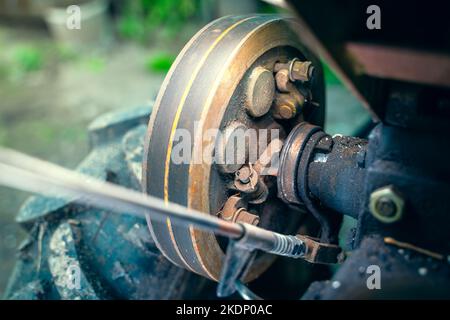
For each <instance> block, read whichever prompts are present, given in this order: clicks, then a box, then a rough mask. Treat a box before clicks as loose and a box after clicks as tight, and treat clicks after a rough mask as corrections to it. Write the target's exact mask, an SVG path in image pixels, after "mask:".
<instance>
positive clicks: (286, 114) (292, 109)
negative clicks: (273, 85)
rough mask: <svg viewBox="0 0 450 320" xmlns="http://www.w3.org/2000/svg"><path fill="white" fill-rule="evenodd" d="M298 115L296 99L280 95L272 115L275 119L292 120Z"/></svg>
mask: <svg viewBox="0 0 450 320" xmlns="http://www.w3.org/2000/svg"><path fill="white" fill-rule="evenodd" d="M296 113H297V103H296V101H295V98H294V97H293V96H291V95H289V94H278V95H277V97H276V98H275V103H274V107H273V111H272V115H273V117H274V118H275V119H291V118H293V117H295V115H296Z"/></svg>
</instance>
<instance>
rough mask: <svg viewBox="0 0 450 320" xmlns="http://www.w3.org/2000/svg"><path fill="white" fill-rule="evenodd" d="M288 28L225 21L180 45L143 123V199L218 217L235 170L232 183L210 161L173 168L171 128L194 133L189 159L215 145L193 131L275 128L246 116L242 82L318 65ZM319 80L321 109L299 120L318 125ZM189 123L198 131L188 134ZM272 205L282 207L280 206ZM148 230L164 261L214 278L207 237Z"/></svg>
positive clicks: (216, 249)
mask: <svg viewBox="0 0 450 320" xmlns="http://www.w3.org/2000/svg"><path fill="white" fill-rule="evenodd" d="M289 23H291V21H289V20H285V19H283V18H280V17H278V16H272V15H258V16H240V17H226V18H222V19H219V20H217V21H215V22H213V23H211V24H209V25H207V26H206V27H205V28H203V29H202V30H201V31H200V32H199V33H198V34H197V35H196V36H194V38H193V39H192V40H191V41H190V42H189V43H188V44H187V45H186V47H185V48H184V49H183V51H182V52H181V53H180V55H179V57H178V58H177V60H176V61H175V63H174V65H173V66H172V68H171V70H170V71H169V74H168V75H167V77H166V80H165V81H164V83H163V86H162V88H161V90H160V92H159V95H158V98H157V101H156V104H155V112H154V113H153V115H152V118H151V120H150V123H149V129H148V130H149V131H148V134H147V141H146V145H145V148H146V151H145V153H146V155H145V159H144V163H143V185H144V188H145V191H146V192H147V193H149V194H151V195H155V196H158V197H160V198H163V199H164V200H165V201H166V202H169V201H170V202H176V203H179V204H182V205H186V206H188V207H190V208H193V209H196V210H199V211H202V212H205V213H210V214H214V215H215V214H217V212H219V211H220V209H221V207H222V205H223V203H224V202H225V200H226V198H227V185H229V183H232V181H233V178H234V171H235V170H237V169H233V170H232V171H233V172H232V173H233V175H232V177H231V179H230V177H228V176H227V175H226V174H224V173H223V172H220V171H218V170H217V167H216V166H214V165H213V166H211V162H212V161H203V162H202V163H201V164H198V163H191V164H174V163H172V162H171V154H172V149H173V140H174V137H175V134H176V130H177V129H185V130H187V131H188V132H190V133H191V134H192V137H193V139H192V141H191V145H192V149H191V150H192V152H193V153H194V152H196V151H197V150H205V149H206V148H208V146H209V145H211V144H212V145H214V142H215V141H214V140H213V139H211V138H209V140H208V139H204V137H202V136H201V133H199V132H203V133H204V132H206V131H207V130H208V129H224V128H226V127H227V126H228V125H229V123H231V122H232V121H241V122H242V123H243V124H245V125H246V126H247V127H248V128H257V129H258V128H270V127H274V126H275V127H276V125H275V124H276V122H274V120H273V118H272V115H271V114H270V113H266V114H264V115H262V116H261V117H257V118H255V117H253V116H252V115H251V114H250V115H249V114H248V113H247V112H245V101H246V94H245V93H246V84H248V79H249V78H250V75H251V71H252V70H254V68H256V67H263V68H265V69H266V70H271V71H272V72H273V68H274V65H275V63H276V62H278V61H280V60H281V61H286V62H287V61H290V60H291V59H293V58H294V57H297V56H298V57H301V58H302V59H305V58H306V59H308V60H311V61H313V63H315V64H319V63H318V61H317V59H315V58H314V57H311V56H310V54H309V52H308V51H307V50H306V49H305V48H304V47H303V46H302V45H301V44H300V43H299V42H298V41H297V40H296V36H295V33H293V32H292V31H291V30H290V28H289ZM319 69H320V68H319ZM318 74H319V75H318V77H317V79H316V82H315V83H314V84H312V85H311V87H312V88H313V91H315V92H314V94H315V96H316V97H317V101H318V102H319V104H320V105H321V107H320V108H317V107H315V108H313V107H310V108H305V113H304V114H303V115H302V116H304V117H306V118H308V119H309V120H310V121H311V122H313V123H318V124H322V121H323V114H324V95H323V82H322V81H323V78H322V75H321V72H320V70H319V72H318ZM247 93H248V92H247ZM301 120H303V117H295V118H293V119H292V120H291V122H290V123H286V124H284V125H283V126H286V129H287V130H289V128H290V127H291V126H292V125H293V124H295V123H296V122H297V121H301ZM194 125H197V129H198V128H199V129H200V130H198V131H194V129H195V128H194ZM278 126H279V125H278ZM280 127H281V126H280ZM282 131H284V129H283V130H282ZM206 156H207V157H209V156H211V157H212V154H211V155H209V154H207V155H206ZM277 205H281V206H282V207H283V204H281V203H280V202H278V201H277ZM263 208H264V205H262V206H261V207H260V208H258V209H257V210H258V211H259V212H263V211H264V209H263ZM283 210H286V209H285V208H284V209H281V211H283ZM276 211H279V210H276ZM273 220H274V219H269V217H268V216H267V217H266V218H264V217H262V218H261V222H260V224H261V226H262V227H263V228H269V229H272V228H274V226H273ZM281 220H283V219H281ZM286 220H289V219H286ZM149 225H150V230H151V233H152V236H153V238H154V239H155V242H156V243H157V244H158V247H159V249H160V250H161V251H162V252H163V253H164V255H165V256H166V257H167V258H168V259H169V260H170V261H172V262H173V263H175V264H176V265H178V266H182V267H185V268H187V269H189V270H192V271H194V272H196V273H198V274H201V275H203V276H206V277H208V278H211V279H214V280H217V279H218V277H219V272H220V270H221V266H222V263H223V259H224V254H223V249H222V247H221V245H220V243H219V242H218V241H217V239H216V237H215V236H214V235H213V234H211V233H206V232H202V231H199V230H196V229H194V228H192V227H191V228H183V227H177V226H174V225H172V223H171V221H170V220H169V219H168V220H167V222H166V223H158V222H155V221H149ZM297 227H298V225H296V224H295V223H291V224H289V223H285V224H284V225H283V223H282V222H280V223H278V224H277V227H275V231H279V232H287V233H289V232H295V229H296V228H297ZM289 228H291V229H292V230H289ZM272 260H273V258H267V257H266V258H264V259H257V260H256V261H255V264H254V267H253V268H252V269H251V270H250V272H249V273H248V278H247V280H251V279H254V278H256V277H257V276H258V275H259V274H260V273H261V272H263V271H264V270H265V269H266V268H267V267H268V266H269V265H270V263H271V262H272Z"/></svg>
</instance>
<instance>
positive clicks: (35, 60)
mask: <svg viewBox="0 0 450 320" xmlns="http://www.w3.org/2000/svg"><path fill="white" fill-rule="evenodd" d="M12 59H13V63H14V64H15V67H16V68H17V71H18V72H21V73H27V72H30V71H36V70H39V69H41V68H42V65H43V60H44V59H43V55H42V52H41V51H40V50H38V49H37V48H35V47H32V46H19V47H17V48H15V49H14V51H13V53H12Z"/></svg>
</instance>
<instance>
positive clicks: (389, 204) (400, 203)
mask: <svg viewBox="0 0 450 320" xmlns="http://www.w3.org/2000/svg"><path fill="white" fill-rule="evenodd" d="M404 206H405V201H404V200H403V198H402V197H401V195H400V194H399V193H398V192H397V191H396V190H395V188H394V187H393V186H392V185H389V186H385V187H382V188H379V189H377V190H375V191H373V192H372V193H371V194H370V202H369V209H370V212H371V213H372V215H373V216H374V217H375V218H376V219H378V220H379V221H381V222H384V223H394V222H397V221H398V220H400V219H401V217H402V216H403V211H404Z"/></svg>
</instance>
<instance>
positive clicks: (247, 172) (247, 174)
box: [236, 166, 253, 184]
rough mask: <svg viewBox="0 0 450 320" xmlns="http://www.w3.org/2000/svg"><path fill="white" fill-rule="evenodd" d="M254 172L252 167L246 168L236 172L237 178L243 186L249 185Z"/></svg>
mask: <svg viewBox="0 0 450 320" xmlns="http://www.w3.org/2000/svg"><path fill="white" fill-rule="evenodd" d="M252 174H253V171H252V169H250V167H247V166H244V167H242V168H241V169H239V170H238V171H236V178H238V179H239V181H240V182H242V183H243V184H247V183H249V182H250V178H251V177H252Z"/></svg>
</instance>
